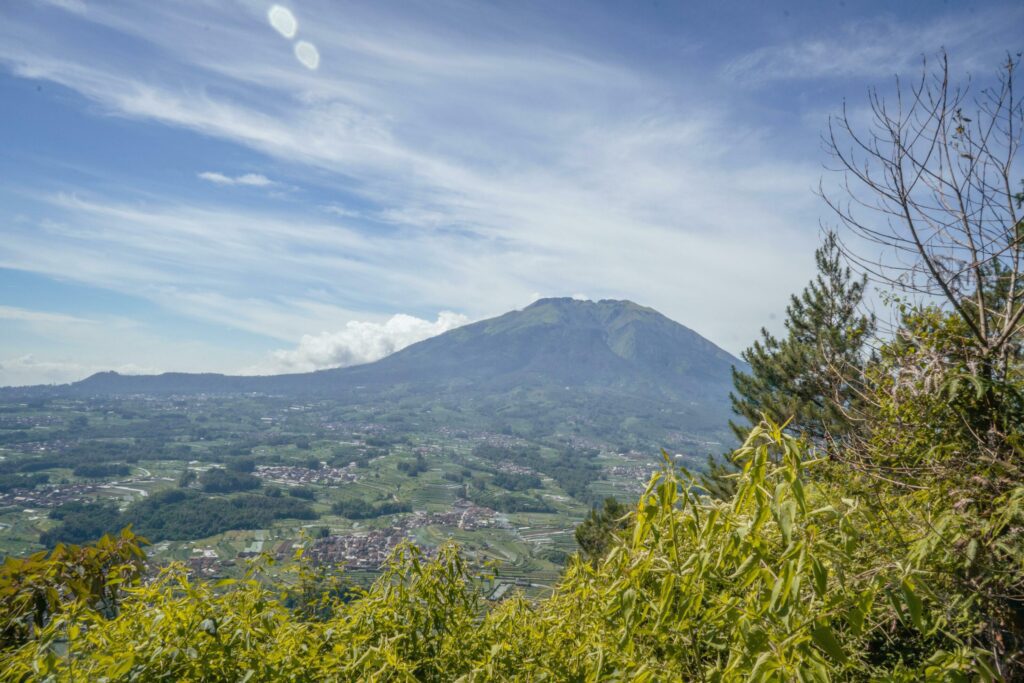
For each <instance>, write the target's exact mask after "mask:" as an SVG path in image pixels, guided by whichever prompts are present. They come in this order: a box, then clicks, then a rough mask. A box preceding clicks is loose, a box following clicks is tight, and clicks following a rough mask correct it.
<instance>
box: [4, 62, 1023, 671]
mask: <svg viewBox="0 0 1024 683" xmlns="http://www.w3.org/2000/svg"><path fill="white" fill-rule="evenodd" d="M1018 66H1019V58H1017V57H1011V58H1009V59H1008V60H1007V61H1006V63H1005V64H1003V65H1002V67H1001V68H1000V69H999V71H998V78H997V80H996V84H995V85H994V86H993V87H991V88H988V89H984V90H980V91H973V92H972V91H971V90H970V89H969V88H968V87H967V86H966V85H964V86H959V85H957V84H955V83H954V82H952V80H951V78H950V71H949V67H948V65H947V64H946V62H945V59H944V56H942V57H940V59H939V61H938V64H937V65H929V66H926V68H925V70H924V71H923V73H922V74H921V77H920V79H919V80H916V81H911V82H904V83H902V84H901V85H900V88H901V92H900V94H901V97H900V99H899V101H898V103H893V102H890V101H886V100H885V99H884V98H882V97H881V96H879V95H876V94H872V95H871V97H870V99H869V102H868V105H869V111H870V114H871V116H872V117H873V121H872V124H871V125H869V126H866V127H865V126H864V125H863V123H862V122H861V121H860V119H859V118H857V117H854V116H850V117H848V116H846V115H845V114H843V115H840V116H839V117H837V118H836V119H833V120H832V121H831V123H830V126H829V128H828V131H827V133H826V136H825V140H826V146H827V149H828V151H829V153H830V155H831V164H832V167H834V168H835V169H837V171H836V172H837V173H839V174H840V176H841V182H839V183H837V184H836V185H835V187H836V188H837V189H836V190H834V191H832V194H829V192H825V193H824V194H825V201H826V204H827V206H828V207H829V208H830V209H831V210H833V212H834V216H835V220H836V226H835V229H834V230H828V231H825V232H824V233H823V235H822V238H821V243H820V245H819V247H818V250H817V252H816V263H817V267H818V274H817V276H816V277H815V279H814V280H812V281H811V282H810V283H809V284H808V285H807V287H806V288H805V289H804V290H803V291H802V292H800V293H798V294H795V295H794V296H793V297H792V299H791V301H790V304H789V306H788V308H787V312H786V320H785V329H784V332H782V333H781V334H771V333H769V332H767V331H765V332H764V333H763V334H762V337H761V339H759V340H758V341H757V342H756V343H754V344H753V346H751V347H750V348H749V349H748V350H747V351H746V352H745V353H744V356H743V357H744V360H745V361H746V362H747V363H748V365H749V371H743V370H737V371H736V372H735V376H734V384H735V390H734V392H733V405H734V408H735V413H736V419H735V421H734V423H733V425H732V427H733V430H734V431H735V433H736V435H737V437H738V438H739V440H740V442H741V443H742V445H741V446H740V447H739V448H738V449H736V450H734V451H733V452H731V453H728V454H724V455H722V456H720V457H713V458H711V459H710V461H709V463H708V467H707V469H706V471H704V472H695V471H690V470H687V469H685V468H682V467H679V466H678V465H677V464H676V463H675V462H674V461H673V459H672V458H670V457H669V456H668V454H665V457H664V465H663V467H662V469H661V470H660V472H658V473H657V474H655V475H654V476H653V477H652V478H651V479H650V481H649V483H648V485H647V487H646V490H645V491H644V493H643V494H642V495H641V496H640V497H639V498H638V499H637V500H635V501H628V502H625V503H619V502H617V501H614V500H608V501H605V502H604V503H603V504H602V507H600V508H595V510H594V513H593V514H591V516H590V517H589V518H588V520H587V521H585V522H584V524H583V526H581V528H580V531H579V532H578V534H577V538H578V539H580V543H581V552H580V553H577V554H576V555H575V556H573V557H572V558H570V559H569V560H568V562H567V564H566V566H565V569H564V572H563V575H562V577H561V579H560V581H559V582H558V583H557V585H556V586H554V587H553V588H552V590H551V592H550V594H549V595H548V596H547V597H543V598H540V599H534V600H530V599H527V598H525V597H523V596H521V595H517V594H511V595H510V596H507V597H505V598H504V599H502V600H500V601H496V602H489V601H488V600H486V599H485V598H484V595H485V592H484V590H483V589H484V587H485V586H487V585H489V582H491V581H493V578H494V574H495V572H500V567H489V566H476V565H473V564H471V563H469V562H468V561H467V560H466V559H465V557H464V556H463V555H462V554H461V553H460V551H459V548H458V546H457V545H455V544H454V543H449V544H446V545H443V546H442V547H441V548H440V549H438V551H437V552H436V553H435V554H434V555H432V556H427V555H426V554H424V553H423V552H422V551H421V550H419V549H418V548H417V547H415V546H414V545H411V544H408V543H406V544H402V545H400V546H399V547H398V548H397V549H396V550H395V552H394V553H393V555H392V557H391V560H390V561H389V563H388V565H387V567H386V570H385V571H384V572H383V574H382V575H381V576H379V577H378V578H377V579H376V581H375V582H374V583H373V584H372V586H370V587H369V588H366V589H363V588H355V587H353V588H349V587H348V586H347V584H346V580H345V576H344V573H343V572H341V571H340V570H339V569H337V568H336V567H333V566H328V565H317V564H316V563H314V562H311V561H310V560H309V559H308V558H306V557H304V556H303V553H302V551H301V550H300V551H299V552H297V553H296V556H295V558H294V567H293V571H292V574H291V575H289V576H288V577H287V578H279V579H277V580H276V581H270V580H268V579H267V577H266V576H265V564H261V562H264V563H265V561H256V562H255V563H254V564H253V565H252V567H251V569H250V571H249V574H248V575H247V576H246V577H245V578H244V579H242V580H237V581H236V580H225V581H221V582H217V583H213V582H204V581H202V580H196V579H192V578H189V577H188V576H187V574H186V572H185V570H184V568H183V567H182V566H180V565H173V564H172V565H170V566H168V567H166V568H164V569H162V570H161V571H160V573H159V574H158V575H157V576H155V577H146V575H145V568H144V546H145V544H146V543H147V542H149V541H155V540H159V539H160V538H170V537H173V534H174V533H176V532H175V528H176V526H177V524H178V521H177V520H178V519H179V518H186V517H187V518H188V519H189V523H190V524H199V523H203V521H204V520H205V521H206V523H208V525H209V526H211V527H216V526H218V525H220V524H221V520H227V519H229V518H230V517H231V515H242V514H244V515H275V514H279V513H281V512H286V513H287V514H288V515H290V516H293V517H294V516H300V517H301V516H302V515H303V514H305V512H304V510H303V509H302V508H304V507H305V508H307V509H308V506H307V505H306V503H304V502H303V501H301V500H296V499H294V498H292V497H277V498H271V497H269V496H263V495H255V494H244V495H242V496H240V497H234V498H220V497H217V496H213V495H210V494H209V493H204V492H199V491H194V490H191V489H189V490H180V491H174V492H171V493H170V494H168V495H169V496H173V499H171V498H168V499H165V500H155V499H154V497H150V498H149V499H146V500H145V501H142V502H140V503H136V504H133V505H132V506H131V507H130V508H129V509H128V511H127V512H125V513H117V511H116V510H115V509H113V508H110V509H107V510H103V511H100V510H95V511H93V510H90V512H91V513H94V514H97V515H99V514H104V515H106V514H121V515H122V517H121V518H119V520H118V521H119V522H124V523H125V524H128V523H131V528H125V530H124V531H122V532H121V533H120V535H108V536H104V537H103V538H101V539H100V540H99V541H97V542H95V543H91V544H86V545H65V544H59V545H57V546H56V548H54V549H53V550H52V551H48V552H41V553H38V554H36V555H33V556H30V557H27V558H20V559H19V558H8V559H7V560H6V562H5V563H4V564H3V566H2V567H0V619H2V622H0V676H2V677H3V678H4V679H5V680H53V681H76V680H110V681H129V680H204V681H257V680H259V681H262V680H290V681H324V680H346V681H347V680H395V681H399V680H402V681H450V680H463V681H483V680H522V681H542V680H548V681H597V680H630V681H667V680H707V681H723V682H724V681H837V680H890V681H908V682H909V681H1014V680H1024V654H1022V653H1024V483H1022V482H1024V443H1022V442H1021V435H1022V434H1024V265H1022V261H1021V256H1022V250H1024V180H1022V177H1021V166H1020V161H1019V158H1018V157H1017V151H1018V149H1019V142H1020V134H1021V130H1022V129H1024V107H1022V103H1021V101H1020V100H1019V99H1018V98H1019V92H1020V88H1019V83H1016V86H1017V87H1016V89H1015V77H1016V75H1017V68H1018ZM830 187H831V186H830ZM780 267H782V264H780ZM874 292H879V294H878V296H877V297H875V295H874ZM876 298H877V301H876ZM477 454H478V455H480V456H481V457H484V458H486V459H488V460H490V461H492V462H494V463H497V462H501V461H502V460H504V459H507V457H508V451H507V450H505V449H502V448H498V447H483V448H481V449H479V450H478V453H477ZM592 457H593V454H592V453H589V452H587V451H586V450H571V449H567V450H566V451H564V452H563V453H562V457H561V458H560V459H558V460H555V459H548V458H546V457H543V456H542V455H541V454H540V453H539V452H536V451H528V450H526V451H523V452H521V453H518V454H517V456H516V462H517V463H521V464H523V465H525V466H528V467H530V468H531V469H533V470H535V471H537V472H540V473H543V474H545V475H546V476H549V477H552V478H553V479H555V480H557V481H558V482H559V484H560V485H561V486H562V487H563V488H564V489H565V490H566V491H568V492H570V493H571V494H572V495H576V493H574V492H573V491H575V490H576V489H578V488H579V487H582V486H585V485H586V483H587V482H589V481H590V479H591V478H592V475H593V472H592V466H591V465H590V460H591V458H592ZM408 466H409V467H410V468H415V467H416V464H415V462H410V463H409V465H408ZM236 475H237V477H238V478H240V481H245V479H244V476H243V475H244V473H230V474H229V473H224V474H223V475H216V476H217V477H221V476H223V477H231V478H232V481H235V479H234V477H236ZM246 476H247V475H246ZM218 482H219V479H218V480H217V481H216V482H215V481H208V482H204V483H203V486H204V488H206V487H207V484H212V485H214V486H220V484H219V483H218ZM502 482H504V485H505V488H507V489H509V490H507V491H503V492H502V493H501V494H500V495H502V496H528V494H526V493H523V492H522V491H521V490H520V489H522V488H528V484H529V483H531V482H527V481H525V480H520V479H516V478H514V477H512V478H510V477H506V478H503V479H502ZM495 483H496V484H497V483H498V482H497V481H496V482H495ZM501 485H502V484H499V486H501ZM232 486H233V485H232ZM466 487H467V490H469V491H472V490H473V489H474V488H475V487H474V486H473V485H472V482H467V483H466ZM484 493H486V494H487V495H498V494H495V493H492V492H491V491H485V492H484ZM385 504H386V503H374V504H370V503H353V504H352V506H351V509H349V508H348V507H346V508H345V511H344V512H343V514H350V515H351V514H363V513H362V511H363V510H369V511H370V514H371V516H372V514H373V513H374V512H376V506H380V505H385ZM282 507H285V508H287V510H280V509H279V508H282ZM158 508H159V509H158ZM79 512H81V511H79ZM309 513H310V518H312V517H313V516H314V515H312V514H311V513H312V511H311V510H309ZM62 514H67V516H66V517H65V518H64V520H63V523H64V524H69V523H71V522H72V521H73V520H74V519H76V518H75V517H74V516H73V515H74V514H76V513H74V512H73V511H71V510H65V513H62ZM208 531H210V529H207V530H205V531H204V533H207V532H208ZM136 533H138V534H141V535H139V536H137V535H136ZM81 535H82V536H87V535H88V533H87V531H83V533H82V534H81ZM144 537H145V538H144ZM83 540H84V539H83ZM144 578H145V580H143V579H144Z"/></svg>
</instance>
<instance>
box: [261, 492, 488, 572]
mask: <svg viewBox="0 0 1024 683" xmlns="http://www.w3.org/2000/svg"><path fill="white" fill-rule="evenodd" d="M496 523H497V521H496V514H495V512H494V510H492V509H490V508H485V507H480V506H478V505H474V504H473V503H471V502H469V501H467V500H458V501H456V502H455V504H454V506H453V507H452V509H451V510H449V511H448V512H434V513H427V512H416V513H414V514H411V515H402V516H399V517H397V518H396V519H395V520H394V523H393V524H392V525H391V526H390V527H389V528H387V529H378V530H373V531H365V532H360V533H354V534H348V535H345V536H328V537H326V538H321V539H317V540H316V541H315V542H314V543H313V544H312V545H311V546H310V547H309V548H308V549H307V550H306V556H307V557H309V558H311V559H312V560H313V561H314V562H316V563H318V564H319V563H322V564H344V565H345V566H347V567H349V568H351V569H379V568H380V567H381V565H383V564H384V563H385V562H386V561H387V559H388V557H389V556H390V555H391V551H392V550H394V548H395V546H396V545H398V544H399V543H401V542H402V541H403V540H405V539H409V538H412V536H413V534H412V531H413V530H414V529H419V528H421V527H425V526H445V527H453V528H458V529H465V530H474V529H480V528H483V527H489V526H494V525H495V524H496ZM278 554H279V556H281V557H282V559H283V558H284V557H285V556H286V555H287V552H284V553H280V552H279V553H278Z"/></svg>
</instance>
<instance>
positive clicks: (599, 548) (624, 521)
mask: <svg viewBox="0 0 1024 683" xmlns="http://www.w3.org/2000/svg"><path fill="white" fill-rule="evenodd" d="M628 513H629V508H628V507H627V506H625V505H623V504H622V503H620V502H619V501H618V500H616V499H615V498H614V497H611V496H609V497H608V498H605V499H604V503H603V504H602V505H600V506H595V507H593V508H591V510H590V515H589V516H588V517H587V518H586V519H585V520H583V522H582V523H580V525H579V526H578V527H576V543H577V544H578V545H579V546H580V550H581V551H583V556H584V557H585V558H586V559H588V560H590V561H591V562H595V563H596V562H597V561H598V560H600V559H601V558H602V557H604V556H605V554H606V553H607V552H608V550H609V549H610V548H611V547H612V544H613V543H614V542H615V535H616V533H617V532H620V531H623V530H625V529H628V528H629V525H630V521H629V517H628V516H627V515H628Z"/></svg>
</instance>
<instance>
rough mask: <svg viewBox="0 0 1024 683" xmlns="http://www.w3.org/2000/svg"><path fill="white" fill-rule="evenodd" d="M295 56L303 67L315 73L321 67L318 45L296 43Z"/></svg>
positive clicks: (303, 42)
mask: <svg viewBox="0 0 1024 683" xmlns="http://www.w3.org/2000/svg"><path fill="white" fill-rule="evenodd" d="M295 56H296V58H298V60H299V61H300V62H302V66H304V67H306V68H307V69H309V70H311V71H313V70H315V69H316V68H317V67H318V66H320V53H319V52H317V49H316V45H314V44H313V43H308V42H306V41H305V40H300V41H299V42H297V43H295Z"/></svg>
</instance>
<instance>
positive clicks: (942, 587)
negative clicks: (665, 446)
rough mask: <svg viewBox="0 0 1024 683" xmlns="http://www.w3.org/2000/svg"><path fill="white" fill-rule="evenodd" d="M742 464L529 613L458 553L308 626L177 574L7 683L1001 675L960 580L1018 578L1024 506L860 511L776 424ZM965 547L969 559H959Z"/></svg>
mask: <svg viewBox="0 0 1024 683" xmlns="http://www.w3.org/2000/svg"><path fill="white" fill-rule="evenodd" d="M735 457H736V461H737V462H738V463H740V464H741V465H742V470H741V472H740V473H739V474H738V475H737V477H738V482H737V493H736V495H735V497H734V498H733V499H732V500H729V501H724V502H723V501H715V500H711V499H708V498H701V497H699V496H698V495H697V491H698V489H697V488H695V487H694V486H693V482H692V481H691V479H690V478H689V475H687V474H686V473H684V472H678V471H674V470H672V469H671V468H669V467H666V469H665V470H664V471H663V472H662V473H660V474H658V475H656V476H655V477H654V478H653V479H652V481H651V483H650V485H649V486H648V489H647V491H646V493H645V494H644V495H643V496H642V498H641V499H640V500H639V502H638V504H637V507H636V510H635V513H634V514H635V520H634V525H633V530H632V536H631V537H629V538H626V539H623V540H621V541H620V542H618V543H617V545H615V546H614V547H613V548H612V550H611V552H610V553H609V554H608V555H607V556H606V557H605V558H604V559H603V560H602V561H601V562H600V563H599V564H597V565H596V566H595V565H594V564H592V563H591V562H586V561H582V560H578V559H577V560H575V561H573V562H572V563H571V564H570V566H569V567H568V568H567V570H566V573H565V576H564V577H563V579H562V581H561V582H560V584H559V585H558V586H557V588H556V589H555V590H554V592H553V594H552V595H551V596H550V597H548V598H546V599H542V600H539V601H536V602H531V601H528V600H525V599H523V598H521V597H514V598H512V599H510V600H506V601H505V602H503V603H501V604H499V605H497V606H495V607H493V608H491V609H488V608H487V607H486V606H485V604H484V603H483V601H482V600H481V598H480V591H479V589H478V586H477V580H476V577H475V575H474V571H473V570H472V568H471V567H470V566H468V565H467V564H466V562H465V561H464V560H463V559H462V557H461V556H460V554H459V552H458V549H457V548H456V547H454V546H451V545H449V546H445V547H443V548H441V549H440V552H439V554H438V555H437V557H436V558H433V559H425V558H424V557H423V556H422V555H421V554H420V553H419V551H417V550H416V549H415V548H413V547H410V546H402V547H400V548H399V549H398V551H397V552H396V553H395V555H394V557H393V558H392V561H391V563H390V565H389V568H388V570H387V571H386V572H385V573H384V574H383V575H382V576H381V577H380V579H379V580H378V581H377V582H376V583H375V584H374V585H373V586H372V587H371V588H370V589H369V590H367V591H365V593H363V594H361V595H359V596H357V597H356V598H355V599H353V600H350V601H349V602H346V603H341V602H338V603H336V604H335V605H334V606H333V609H332V610H330V611H329V614H327V615H326V616H322V617H321V618H316V619H312V618H304V617H303V616H302V614H301V613H297V612H296V611H293V610H289V609H287V608H286V607H285V606H284V603H283V602H282V601H281V599H280V598H279V591H280V590H281V589H280V588H275V587H274V586H268V585H267V584H266V583H265V582H262V581H260V580H258V578H257V577H253V578H249V579H246V580H242V581H238V582H234V583H229V582H221V583H219V584H210V583H203V582H190V581H188V580H186V578H185V576H184V573H183V570H182V569H181V568H180V567H172V568H170V569H168V570H166V571H165V572H164V573H163V574H161V575H160V577H159V578H158V579H157V580H156V581H154V582H151V583H148V584H144V585H136V586H134V587H131V588H127V589H125V592H126V593H127V595H126V597H125V598H124V599H123V600H122V602H121V608H120V612H119V614H118V615H117V616H116V617H115V618H112V619H111V618H107V617H106V616H104V615H102V614H100V613H98V612H97V611H96V610H94V609H92V608H90V607H89V606H88V605H87V604H85V603H83V602H73V603H71V604H70V605H69V606H67V608H66V609H65V610H64V611H59V612H57V613H56V614H55V615H54V616H53V617H52V619H51V620H50V621H49V623H48V624H47V625H46V627H45V628H43V629H41V630H40V631H39V633H38V634H37V636H36V637H35V638H34V639H32V640H30V641H28V642H27V643H25V644H22V645H20V646H18V647H12V648H9V649H7V650H6V651H4V652H2V654H0V667H2V669H0V671H2V673H3V676H4V678H5V680H34V679H39V680H54V681H85V680H90V681H92V680H96V681H102V680H109V681H164V680H166V681H240V680H251V681H257V680H260V681H264V680H287V681H323V680H327V681H330V680H339V681H350V680H401V681H450V680H464V681H485V680H522V681H545V680H547V681H598V680H630V681H675V680H707V681H776V680H778V681H827V680H869V679H873V680H877V679H885V680H905V681H919V680H951V681H956V680H964V681H968V680H999V679H1000V678H1001V676H1000V673H999V671H998V670H997V666H998V664H997V663H996V661H995V659H996V658H995V657H994V656H993V655H992V654H991V653H990V652H987V651H985V650H982V649H980V648H979V647H978V646H977V643H978V642H979V641H978V640H977V637H976V636H977V634H978V633H979V632H980V631H981V630H982V627H983V624H982V621H983V619H982V617H983V616H984V615H985V610H986V609H987V608H986V607H985V606H984V605H979V604H977V603H976V602H973V598H972V595H971V592H970V590H968V589H965V588H964V587H963V585H962V584H961V583H960V582H959V581H957V580H955V576H956V575H957V572H960V571H961V570H963V568H964V567H965V566H967V565H969V564H970V563H971V562H980V561H981V558H985V557H987V558H989V559H988V560H985V561H986V562H990V563H994V562H996V560H998V559H999V558H1000V557H1001V558H1002V559H1001V560H999V561H1000V562H1001V563H1002V564H1003V565H1006V564H1007V563H1009V564H1010V566H1014V567H1016V568H1017V571H1019V569H1020V567H1021V566H1022V564H1021V560H1022V554H1021V552H1020V548H1021V544H1020V542H1019V538H1016V537H1013V536H1012V535H1009V536H1008V535H1007V529H1009V528H1011V527H1020V526H1021V525H1022V521H1024V489H1016V490H1014V491H1013V492H1012V493H1011V494H1009V495H1008V496H1007V498H1006V500H1003V501H1001V505H1002V508H1001V510H1002V512H1001V513H1000V515H995V516H991V517H989V518H977V519H976V518H974V517H971V518H970V519H969V520H968V519H967V518H966V517H965V516H964V515H962V514H960V513H959V512H957V511H956V510H955V509H954V507H953V505H954V503H955V501H950V500H946V499H944V497H943V496H942V495H932V496H930V497H927V498H926V495H925V493H922V492H921V491H916V492H912V493H909V494H897V493H891V492H890V493H885V494H881V493H877V492H876V494H872V495H864V496H857V495H854V496H852V497H851V496H849V495H847V493H846V491H845V486H844V484H843V482H841V481H840V480H838V479H837V478H835V477H832V476H829V474H830V471H831V465H830V464H829V463H828V462H826V461H824V460H823V459H818V458H814V457H813V454H808V452H807V451H806V449H805V447H804V446H803V444H802V443H801V442H799V441H797V440H795V439H793V438H791V437H788V436H786V435H785V434H783V433H782V432H781V430H780V429H779V428H778V427H775V426H772V425H762V426H760V427H757V428H755V429H754V430H753V432H752V433H751V435H750V437H749V439H748V441H747V443H746V444H745V445H744V447H743V448H742V449H741V450H740V451H739V452H737V453H736V455H735ZM883 495H884V499H883V498H882V497H881V496H883ZM903 496H906V497H903ZM925 498H926V499H925ZM964 534H969V535H970V538H971V539H973V542H974V543H975V547H974V549H973V551H972V552H973V555H972V558H973V559H971V560H967V558H966V554H967V550H966V546H964V550H957V547H958V546H957V544H958V543H960V542H961V541H964V542H967V541H968V539H966V538H964V537H963V536H964ZM1000 543H1001V544H1003V545H1004V546H1005V548H1001V549H1000V548H999V547H997V546H999V544H1000ZM999 553H1003V555H1002V556H1000V555H999ZM965 563H966V564H965ZM1013 563H1016V564H1013Z"/></svg>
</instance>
